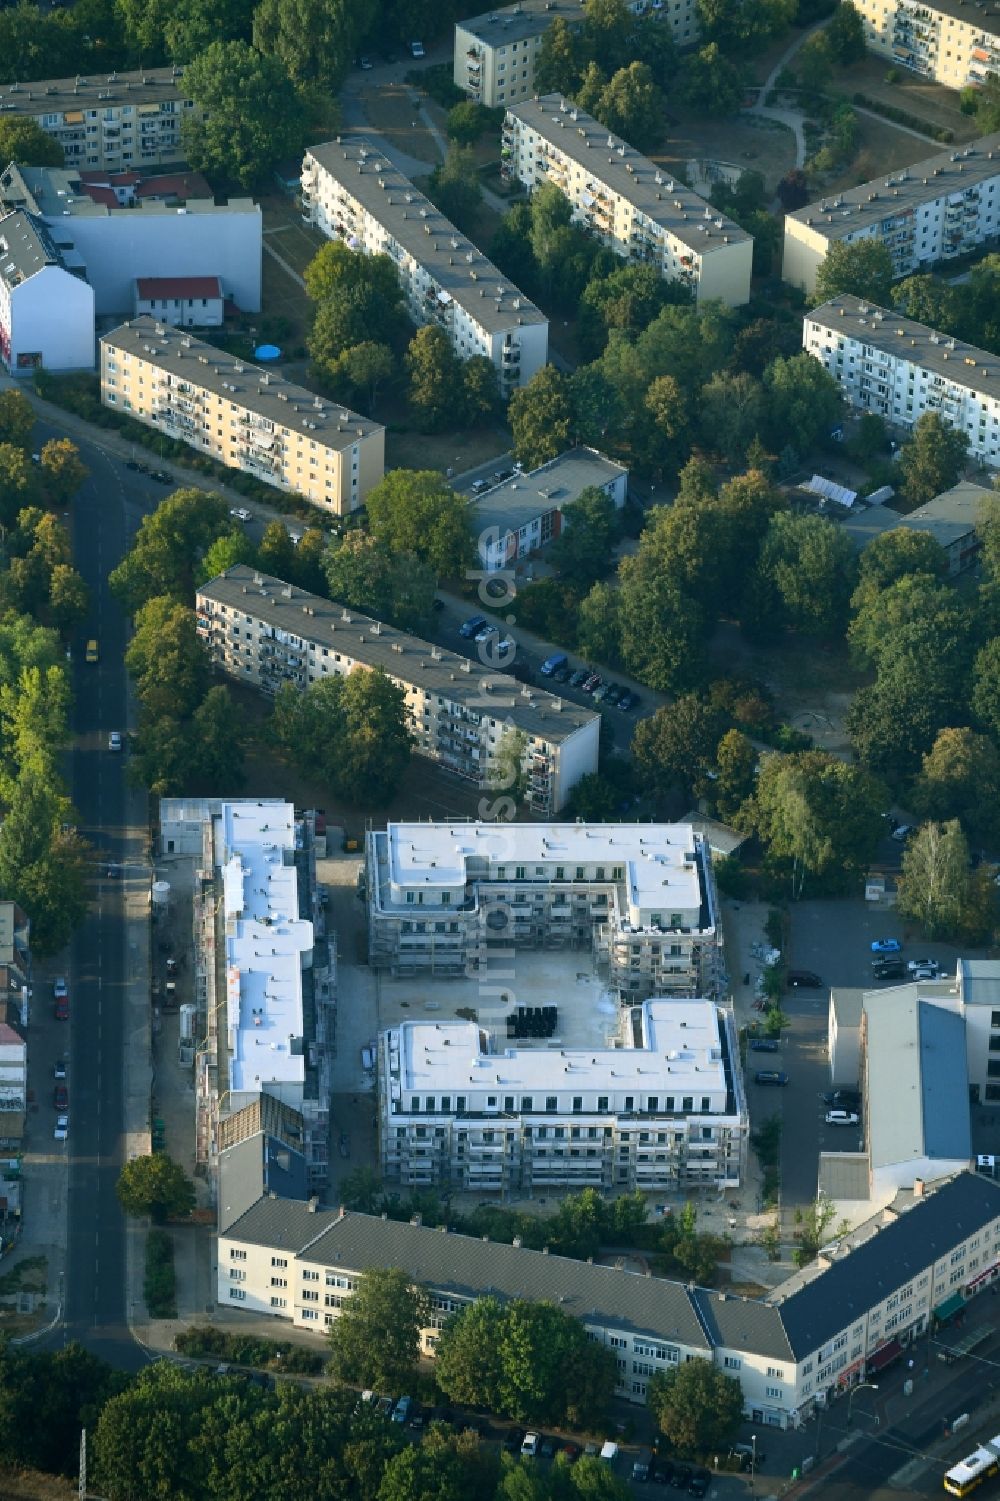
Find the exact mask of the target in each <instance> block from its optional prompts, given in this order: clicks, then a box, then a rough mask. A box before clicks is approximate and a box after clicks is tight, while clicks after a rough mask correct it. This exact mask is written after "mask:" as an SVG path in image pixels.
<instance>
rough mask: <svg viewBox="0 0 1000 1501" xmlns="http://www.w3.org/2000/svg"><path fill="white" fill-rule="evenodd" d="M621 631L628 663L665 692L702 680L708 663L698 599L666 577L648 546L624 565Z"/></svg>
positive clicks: (632, 670)
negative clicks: (694, 598) (644, 552)
mask: <svg viewBox="0 0 1000 1501" xmlns="http://www.w3.org/2000/svg"><path fill="white" fill-rule="evenodd" d="M618 578H619V585H620V588H619V632H620V644H621V655H622V660H623V662H624V664H625V666H626V667H627V668H628V669H629V671H630V672H632V673H633V674H634V675H635V676H636V677H638V678H639V679H640V680H641V681H642V682H644V683H648V684H649V686H650V687H651V688H655V689H657V690H658V691H659V692H661V693H670V692H674V691H676V690H677V689H678V688H684V687H688V686H690V685H691V684H693V683H697V682H698V680H699V678H700V677H701V673H702V668H703V662H704V644H703V638H704V618H703V615H702V611H701V609H700V608H699V606H698V605H697V604H696V603H695V601H694V600H693V599H691V598H690V597H689V596H687V595H685V593H684V592H683V591H682V590H681V589H680V588H679V587H678V586H677V584H676V583H675V582H674V581H673V580H672V579H669V578H666V577H664V576H663V575H662V572H661V570H660V569H659V567H658V562H657V559H656V557H655V556H654V555H652V554H650V555H649V556H646V555H644V554H643V552H642V550H641V549H640V551H639V552H638V553H636V554H635V556H634V557H630V558H623V559H622V561H621V563H620V564H619V568H618Z"/></svg>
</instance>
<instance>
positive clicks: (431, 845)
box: [365, 823, 724, 1000]
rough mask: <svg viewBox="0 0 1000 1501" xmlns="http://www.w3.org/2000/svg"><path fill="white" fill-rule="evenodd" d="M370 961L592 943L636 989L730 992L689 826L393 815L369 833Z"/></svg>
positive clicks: (458, 960)
mask: <svg viewBox="0 0 1000 1501" xmlns="http://www.w3.org/2000/svg"><path fill="white" fill-rule="evenodd" d="M365 858H366V890H367V897H368V945H369V955H368V957H369V963H370V964H371V965H372V966H373V967H375V968H378V969H387V970H389V971H390V972H391V973H392V974H394V975H419V974H427V975H441V976H448V975H452V976H456V975H469V974H476V973H482V972H485V969H486V964H487V946H488V944H489V943H490V942H491V941H496V940H498V939H501V938H502V939H503V940H504V942H505V943H507V944H508V945H509V946H511V947H512V948H515V949H518V948H523V949H542V950H544V949H557V948H570V949H573V948H575V949H583V950H586V951H587V952H589V953H591V954H593V956H594V958H595V960H596V961H597V964H598V967H599V968H600V969H601V971H602V972H604V973H606V974H607V976H608V984H609V986H610V987H611V988H612V989H615V990H618V991H620V992H621V993H622V995H623V997H625V998H627V999H629V1000H632V999H635V1000H640V999H643V998H644V997H647V996H708V997H711V998H712V999H716V998H718V997H720V996H721V994H722V992H723V989H724V967H723V956H722V929H721V924H720V921H719V911H718V898H717V896H716V891H715V880H714V876H713V873H712V856H711V852H710V850H709V847H708V844H707V843H706V841H705V840H704V839H702V838H701V837H700V836H699V835H696V834H695V832H694V830H693V829H692V828H691V826H690V824H641V823H620V824H582V823H558V824H554V823H537V824H536V823H390V824H389V825H388V827H387V828H386V829H375V830H371V831H370V832H369V833H368V835H367V837H366V846H365Z"/></svg>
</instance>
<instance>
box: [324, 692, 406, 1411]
mask: <svg viewBox="0 0 1000 1501" xmlns="http://www.w3.org/2000/svg"><path fill="white" fill-rule="evenodd" d="M324 686H325V685H324ZM426 1319H427V1300H426V1296H425V1294H424V1293H423V1292H422V1291H421V1290H420V1289H419V1288H415V1287H414V1286H413V1285H412V1284H411V1282H410V1279H409V1278H408V1277H407V1275H406V1273H405V1272H404V1271H403V1270H402V1268H401V1267H372V1268H371V1269H370V1270H369V1271H366V1272H363V1273H362V1274H361V1276H360V1277H358V1278H357V1280H356V1282H355V1286H354V1292H353V1294H352V1295H351V1297H349V1298H345V1299H344V1302H343V1305H342V1307H341V1310H340V1315H339V1317H338V1318H337V1319H335V1320H334V1322H333V1324H332V1326H331V1328H330V1335H329V1338H330V1349H331V1351H332V1355H331V1360H330V1364H331V1366H332V1368H333V1371H334V1374H335V1375H336V1377H337V1379H338V1380H339V1381H343V1382H346V1383H348V1384H350V1385H352V1386H365V1387H372V1388H373V1389H374V1390H376V1391H405V1390H406V1389H407V1387H408V1386H409V1385H410V1383H411V1382H412V1380H413V1377H414V1375H415V1374H416V1368H417V1359H418V1356H419V1354H420V1330H421V1329H422V1328H423V1325H424V1323H425V1322H426Z"/></svg>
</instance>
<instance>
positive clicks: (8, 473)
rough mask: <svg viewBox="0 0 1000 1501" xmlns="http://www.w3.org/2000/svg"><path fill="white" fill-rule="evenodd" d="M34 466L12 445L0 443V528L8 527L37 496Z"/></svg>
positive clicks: (22, 452) (20, 450)
mask: <svg viewBox="0 0 1000 1501" xmlns="http://www.w3.org/2000/svg"><path fill="white" fill-rule="evenodd" d="M35 468H36V466H35V465H34V464H32V463H31V462H30V461H29V459H28V457H27V455H26V454H25V453H24V451H23V450H22V449H20V448H15V447H14V445H13V444H12V443H0V526H3V527H9V526H11V525H12V524H13V523H14V521H15V520H16V519H17V516H18V513H19V512H20V511H22V510H23V509H24V507H25V506H28V505H31V504H32V502H33V501H34V500H35V499H36V497H37V494H38V480H37V476H36V473H35Z"/></svg>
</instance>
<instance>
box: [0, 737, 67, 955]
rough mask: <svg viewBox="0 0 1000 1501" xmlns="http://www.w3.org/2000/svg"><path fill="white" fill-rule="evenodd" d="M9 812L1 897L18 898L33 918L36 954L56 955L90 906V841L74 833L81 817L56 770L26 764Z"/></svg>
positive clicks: (0, 832) (0, 843)
mask: <svg viewBox="0 0 1000 1501" xmlns="http://www.w3.org/2000/svg"><path fill="white" fill-rule="evenodd" d="M5 801H6V802H7V803H8V805H9V806H8V811H7V813H6V815H5V817H4V820H3V825H2V827H0V897H2V898H3V899H4V900H6V901H15V902H17V904H18V906H20V907H22V908H23V909H24V911H25V912H27V914H28V916H29V917H30V919H31V946H32V950H33V952H34V953H35V954H36V955H39V954H40V955H42V956H43V957H45V956H47V955H50V954H56V953H58V952H59V950H60V949H61V948H64V947H65V945H66V944H67V943H68V941H69V938H70V935H71V934H72V932H73V930H74V929H75V928H76V927H78V926H79V924H80V923H81V922H82V921H83V917H84V914H85V912H86V910H87V889H86V876H87V872H86V865H85V860H84V855H85V852H86V848H87V847H86V845H85V844H84V843H83V841H82V840H81V839H80V838H79V837H78V835H77V834H76V832H75V826H76V815H75V813H74V812H73V809H72V807H71V805H70V803H69V800H68V799H67V798H66V797H64V796H63V795H62V793H61V792H60V791H59V790H58V787H57V785H56V784H55V783H54V781H53V778H52V773H51V770H50V769H49V768H48V767H46V768H42V769H39V768H36V767H31V766H29V767H26V768H25V769H24V770H22V771H21V773H20V775H19V776H18V778H17V781H16V783H15V784H14V786H13V787H12V788H9V789H7V790H6V791H5Z"/></svg>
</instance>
